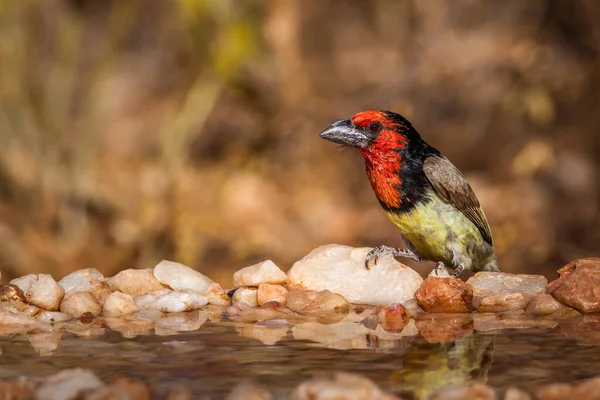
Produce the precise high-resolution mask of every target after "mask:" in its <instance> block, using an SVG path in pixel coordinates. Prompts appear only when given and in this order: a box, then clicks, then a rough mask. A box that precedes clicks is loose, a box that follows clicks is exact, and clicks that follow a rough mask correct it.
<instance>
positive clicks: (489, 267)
mask: <svg viewBox="0 0 600 400" xmlns="http://www.w3.org/2000/svg"><path fill="white" fill-rule="evenodd" d="M482 271H489V272H502V271H500V268H498V261H496V259H495V258H494V259H493V260H492V261H490V262H489V263H487V264H486V266H485V267H483V270H482Z"/></svg>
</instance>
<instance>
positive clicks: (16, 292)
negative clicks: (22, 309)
mask: <svg viewBox="0 0 600 400" xmlns="http://www.w3.org/2000/svg"><path fill="white" fill-rule="evenodd" d="M0 301H22V302H25V301H26V300H25V293H23V291H22V290H21V288H20V287H18V286H17V285H11V284H8V285H1V286H0Z"/></svg>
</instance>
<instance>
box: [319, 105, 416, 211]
mask: <svg viewBox="0 0 600 400" xmlns="http://www.w3.org/2000/svg"><path fill="white" fill-rule="evenodd" d="M321 137H322V138H323V139H326V140H329V141H331V142H334V143H339V144H343V145H346V146H353V147H355V148H357V149H358V151H359V152H360V153H361V154H362V156H363V158H364V159H365V166H366V169H367V175H368V177H369V181H370V182H371V185H372V186H373V190H374V191H375V194H376V195H377V197H378V198H379V201H380V202H381V203H382V204H384V205H385V206H386V207H388V208H398V207H400V205H401V204H402V202H403V201H405V199H403V198H402V193H401V192H400V187H401V184H402V177H401V174H400V170H401V168H402V156H403V151H402V150H403V148H405V147H407V146H410V145H411V143H413V142H419V143H421V142H422V141H421V137H420V136H419V134H418V133H417V131H416V130H415V129H414V128H413V127H412V125H411V124H410V122H408V121H407V120H406V119H405V118H403V117H402V116H401V115H398V114H395V113H393V112H389V111H363V112H360V113H358V114H356V115H354V116H353V117H352V118H351V119H347V120H343V121H338V122H336V123H334V124H333V125H331V126H329V127H328V128H327V129H325V130H324V131H323V132H321Z"/></svg>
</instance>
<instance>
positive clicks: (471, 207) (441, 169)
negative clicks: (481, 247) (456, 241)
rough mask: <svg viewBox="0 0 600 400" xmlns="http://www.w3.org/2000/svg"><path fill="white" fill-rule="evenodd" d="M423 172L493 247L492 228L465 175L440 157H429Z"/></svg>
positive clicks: (446, 199) (440, 193) (442, 195)
mask: <svg viewBox="0 0 600 400" xmlns="http://www.w3.org/2000/svg"><path fill="white" fill-rule="evenodd" d="M423 170H424V171H425V176H427V179H429V182H430V183H431V184H432V185H433V187H434V188H435V190H436V191H437V192H438V194H439V195H440V196H441V197H442V198H443V199H444V200H445V201H447V202H449V203H450V204H452V205H453V206H454V207H456V208H458V209H459V210H460V211H461V212H462V213H463V214H465V216H466V217H467V218H468V219H469V220H470V221H471V222H473V223H474V224H475V226H476V227H477V229H479V232H481V236H483V239H484V240H485V241H486V242H488V243H489V244H490V246H493V241H492V232H491V231H490V226H489V224H488V222H487V219H486V218H485V214H484V213H483V210H482V209H481V206H480V205H479V200H477V197H476V196H475V192H473V189H471V186H470V185H469V183H468V182H467V180H466V179H465V177H464V176H463V174H462V173H461V172H460V171H459V170H458V169H457V168H456V167H455V166H454V165H453V164H452V163H451V162H450V161H449V160H448V159H447V158H445V157H440V156H430V157H428V158H427V159H426V160H425V162H424V164H423Z"/></svg>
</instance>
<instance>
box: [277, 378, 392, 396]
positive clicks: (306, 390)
mask: <svg viewBox="0 0 600 400" xmlns="http://www.w3.org/2000/svg"><path fill="white" fill-rule="evenodd" d="M289 400H400V399H399V398H398V397H396V396H394V395H392V394H388V393H385V392H383V391H382V390H381V389H380V388H379V387H378V386H377V385H376V384H375V383H374V382H373V381H371V380H370V379H368V378H365V377H364V376H361V375H357V374H350V373H346V372H336V373H334V374H333V375H330V376H328V377H325V376H322V377H317V378H312V379H309V380H307V381H305V382H303V383H301V384H300V385H299V386H298V387H297V388H296V389H295V390H294V392H293V393H292V394H291V396H290V397H289Z"/></svg>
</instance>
